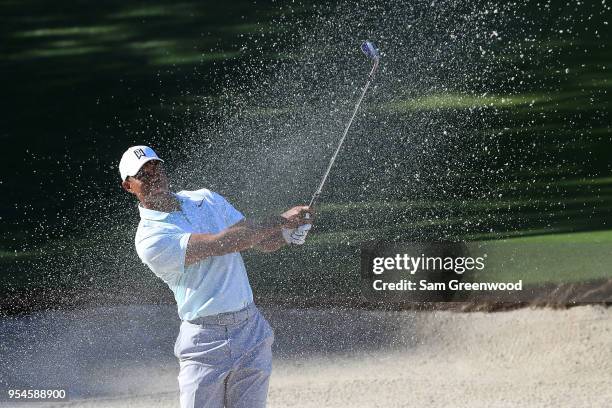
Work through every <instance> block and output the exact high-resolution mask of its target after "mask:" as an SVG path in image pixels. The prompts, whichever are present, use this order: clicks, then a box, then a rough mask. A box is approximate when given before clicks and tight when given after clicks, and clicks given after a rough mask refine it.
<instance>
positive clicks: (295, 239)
mask: <svg viewBox="0 0 612 408" xmlns="http://www.w3.org/2000/svg"><path fill="white" fill-rule="evenodd" d="M311 228H312V224H304V225H300V226H299V227H297V228H283V229H282V233H283V238H284V239H285V242H287V243H288V244H291V245H302V244H304V242H306V235H308V231H309V230H310V229H311Z"/></svg>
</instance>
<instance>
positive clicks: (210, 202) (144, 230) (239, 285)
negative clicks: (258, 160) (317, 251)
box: [119, 146, 312, 408]
mask: <svg viewBox="0 0 612 408" xmlns="http://www.w3.org/2000/svg"><path fill="white" fill-rule="evenodd" d="M119 172H120V174H121V179H122V187H123V188H124V189H125V190H126V191H128V192H129V193H131V194H134V195H135V196H136V198H137V199H138V201H139V206H138V209H139V211H140V218H141V219H140V223H139V224H138V230H137V232H136V252H137V253H138V256H139V257H140V259H141V260H142V261H143V262H144V263H145V264H146V265H147V266H148V267H149V268H150V269H151V270H152V271H153V273H155V275H157V276H158V277H160V278H161V279H162V280H164V282H166V284H167V285H168V286H169V287H170V289H171V290H172V291H173V292H174V297H175V299H176V303H177V306H178V313H179V317H180V318H181V320H182V323H181V328H180V332H179V335H178V337H177V339H176V343H175V347H174V353H175V355H176V357H177V358H178V359H179V365H180V371H179V376H178V383H179V389H180V404H181V407H182V408H203V407H207V408H208V407H211V408H217V407H218V408H221V407H224V406H225V407H231V408H238V407H241V408H257V407H264V406H265V404H266V398H267V394H268V383H269V378H270V373H271V370H272V351H271V346H272V342H273V341H274V334H273V331H272V329H271V328H270V325H269V324H268V322H267V321H266V320H265V318H264V317H263V316H262V315H261V314H260V313H259V311H258V309H257V308H256V307H255V305H254V303H253V293H252V292H251V286H250V285H249V280H248V278H247V273H246V270H245V267H244V263H243V262H242V257H241V256H240V251H244V250H246V249H249V248H257V249H260V250H262V251H268V252H269V251H275V250H277V249H279V248H281V247H282V246H284V245H286V244H297V245H301V244H303V243H304V240H305V239H306V235H307V233H308V230H309V229H310V227H311V224H310V223H311V222H312V218H311V217H310V216H307V215H306V214H310V215H312V211H311V210H310V208H309V207H307V206H297V207H293V208H291V209H289V210H287V211H286V212H284V213H283V214H281V215H280V216H271V217H268V218H266V219H262V220H247V219H245V218H244V216H243V215H242V214H241V213H240V212H239V211H237V210H236V209H235V208H234V207H233V206H232V205H231V204H230V203H229V202H227V201H226V200H225V199H224V198H223V197H222V196H220V195H219V194H216V193H213V192H211V191H209V190H207V189H202V190H196V191H180V192H178V193H173V192H171V191H170V190H169V186H168V178H167V176H166V173H165V172H164V168H163V160H161V159H160V158H159V157H158V156H157V154H156V153H155V152H154V151H153V149H151V148H150V147H147V146H133V147H130V148H129V149H127V151H126V152H125V153H124V154H123V157H122V158H121V162H120V164H119ZM307 219H308V220H307Z"/></svg>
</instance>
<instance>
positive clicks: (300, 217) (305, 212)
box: [281, 205, 314, 229]
mask: <svg viewBox="0 0 612 408" xmlns="http://www.w3.org/2000/svg"><path fill="white" fill-rule="evenodd" d="M281 217H283V218H284V219H285V221H286V222H285V224H284V225H283V227H285V228H289V229H293V228H297V227H299V226H300V225H304V224H311V223H312V220H313V219H314V211H313V210H312V208H310V207H308V206H307V205H298V206H296V207H293V208H290V209H289V210H287V211H285V212H284V213H282V214H281Z"/></svg>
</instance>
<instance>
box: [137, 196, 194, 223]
mask: <svg viewBox="0 0 612 408" xmlns="http://www.w3.org/2000/svg"><path fill="white" fill-rule="evenodd" d="M172 194H173V195H174V197H176V199H177V200H179V203H180V204H181V208H182V207H183V201H184V200H183V198H182V197H181V196H179V195H178V194H176V193H172ZM138 211H139V212H140V218H142V219H143V220H151V221H163V220H165V219H166V218H167V217H168V216H169V215H170V214H172V213H167V212H163V211H157V210H151V209H149V208H144V207H143V206H142V205H141V204H140V203H138ZM175 212H176V211H175Z"/></svg>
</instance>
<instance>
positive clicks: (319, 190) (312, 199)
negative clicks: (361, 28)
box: [308, 61, 378, 207]
mask: <svg viewBox="0 0 612 408" xmlns="http://www.w3.org/2000/svg"><path fill="white" fill-rule="evenodd" d="M376 68H378V61H375V62H374V66H373V67H372V71H371V72H370V75H369V77H368V82H366V84H365V86H364V87H363V91H362V92H361V96H360V97H359V100H358V101H357V104H356V105H355V109H353V114H352V115H351V119H350V120H349V121H348V123H347V124H346V127H345V128H344V133H343V134H342V138H340V142H338V147H336V151H335V152H334V155H333V156H332V157H331V159H330V160H329V164H328V165H327V169H326V170H325V174H323V178H322V179H321V182H320V183H319V188H317V191H315V193H314V194H313V195H312V198H311V199H310V204H308V206H309V207H312V206H314V205H315V203H316V202H317V200H318V199H319V196H320V195H321V192H322V191H323V187H324V186H325V182H326V181H327V177H328V176H329V173H330V171H331V168H332V167H333V165H334V162H335V161H336V157H337V156H338V153H339V152H340V149H341V148H342V144H343V143H344V139H346V135H347V134H348V131H349V129H350V128H351V124H352V123H353V119H355V116H356V115H357V111H358V110H359V106H360V105H361V101H363V97H364V96H365V94H366V92H367V91H368V88H369V87H370V84H371V83H372V80H373V79H374V73H375V72H376Z"/></svg>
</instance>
